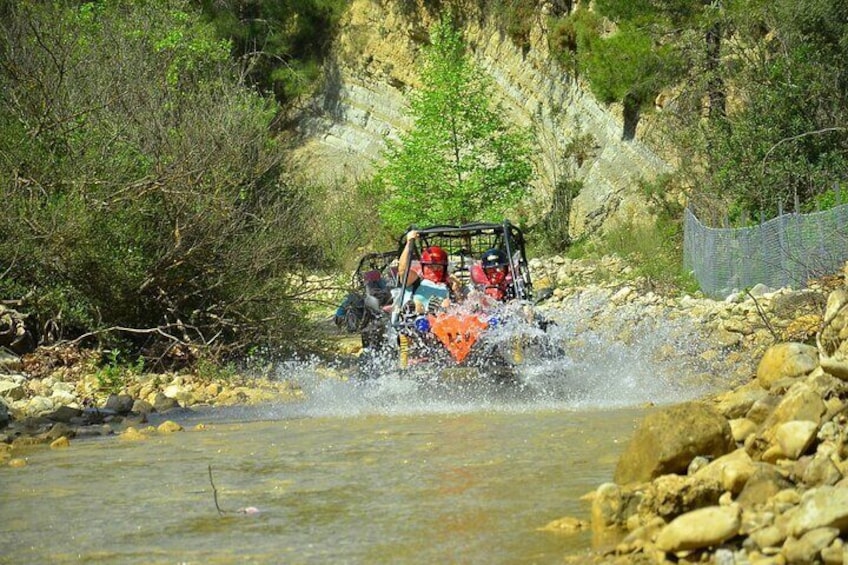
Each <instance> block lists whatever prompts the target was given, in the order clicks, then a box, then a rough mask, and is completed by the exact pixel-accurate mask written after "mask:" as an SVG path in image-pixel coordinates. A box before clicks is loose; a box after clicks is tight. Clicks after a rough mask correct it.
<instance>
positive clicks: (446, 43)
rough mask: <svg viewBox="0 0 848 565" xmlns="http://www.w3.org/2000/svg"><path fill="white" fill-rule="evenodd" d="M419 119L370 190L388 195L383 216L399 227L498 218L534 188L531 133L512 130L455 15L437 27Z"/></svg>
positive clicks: (415, 105)
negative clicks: (453, 19) (468, 48)
mask: <svg viewBox="0 0 848 565" xmlns="http://www.w3.org/2000/svg"><path fill="white" fill-rule="evenodd" d="M431 40H432V45H431V46H430V47H429V49H428V50H427V53H426V55H427V57H426V62H425V65H424V70H423V72H422V82H423V87H422V89H421V90H419V91H417V92H416V93H415V94H414V95H413V97H412V101H411V113H412V117H413V119H414V125H413V128H412V130H411V131H410V132H408V133H406V134H404V135H402V136H401V138H400V140H399V141H398V142H390V143H389V146H388V150H387V151H386V153H385V158H386V164H385V165H383V166H381V167H378V172H377V174H376V176H375V179H374V181H373V182H372V183H369V185H368V187H367V191H368V192H369V193H370V194H373V195H381V194H382V195H385V197H384V199H383V202H382V203H381V205H380V207H379V211H380V217H381V219H382V220H383V222H384V224H385V225H386V226H387V227H388V228H389V229H390V230H392V231H394V232H398V231H402V230H404V229H406V228H407V227H408V226H410V225H413V224H417V225H425V224H443V223H456V222H458V223H464V222H468V221H471V220H498V219H500V218H501V217H502V216H503V215H504V214H505V212H506V211H507V210H508V209H509V208H510V207H511V206H513V205H515V204H516V203H517V202H519V201H520V199H521V198H522V197H523V196H524V195H525V194H526V193H527V190H528V183H529V181H530V179H531V176H532V174H533V170H532V166H531V164H530V158H529V157H530V143H529V138H528V136H527V134H525V133H523V132H516V131H512V130H510V129H509V128H508V126H507V124H506V122H505V121H504V120H503V118H502V110H500V109H499V108H497V107H494V106H493V104H492V100H491V97H490V94H489V92H490V85H489V83H488V81H486V80H485V79H484V77H483V76H482V75H481V73H480V72H479V70H477V69H476V68H475V67H474V65H473V64H472V62H471V61H470V60H469V58H468V56H467V55H466V53H465V44H464V42H463V40H462V36H461V34H460V32H459V31H457V30H456V28H454V26H453V24H452V23H450V22H449V21H448V20H443V21H441V22H439V23H438V24H436V25H435V26H434V27H433V29H432V30H431Z"/></svg>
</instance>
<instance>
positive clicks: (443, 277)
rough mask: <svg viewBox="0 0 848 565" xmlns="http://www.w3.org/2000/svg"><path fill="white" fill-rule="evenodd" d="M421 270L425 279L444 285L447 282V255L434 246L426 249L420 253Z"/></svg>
mask: <svg viewBox="0 0 848 565" xmlns="http://www.w3.org/2000/svg"><path fill="white" fill-rule="evenodd" d="M436 267H441V268H440V269H437V268H436ZM421 269H422V271H423V275H424V278H425V279H428V280H431V281H434V282H439V283H444V282H445V281H447V280H448V254H447V253H445V250H444V249H442V248H441V247H438V246H436V245H433V246H431V247H428V248H427V249H425V250H424V251H423V252H422V253H421Z"/></svg>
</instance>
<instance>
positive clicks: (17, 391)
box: [0, 380, 26, 400]
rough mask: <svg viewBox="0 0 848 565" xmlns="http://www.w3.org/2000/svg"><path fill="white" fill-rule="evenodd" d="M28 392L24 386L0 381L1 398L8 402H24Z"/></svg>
mask: <svg viewBox="0 0 848 565" xmlns="http://www.w3.org/2000/svg"><path fill="white" fill-rule="evenodd" d="M25 396H26V390H24V387H23V385H22V384H20V383H17V382H15V381H11V380H0V397H2V398H5V399H7V400H22V399H23V398H24V397H25Z"/></svg>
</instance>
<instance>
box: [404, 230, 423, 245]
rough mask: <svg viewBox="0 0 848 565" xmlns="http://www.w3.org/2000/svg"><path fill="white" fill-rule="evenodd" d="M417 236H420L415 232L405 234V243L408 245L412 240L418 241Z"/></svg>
mask: <svg viewBox="0 0 848 565" xmlns="http://www.w3.org/2000/svg"><path fill="white" fill-rule="evenodd" d="M419 235H420V234H419V233H418V232H417V231H416V230H411V231H410V232H409V233H407V234H406V242H407V243H409V242H410V241H412V240H413V239H418V237H419Z"/></svg>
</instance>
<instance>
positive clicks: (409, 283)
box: [398, 230, 461, 314]
mask: <svg viewBox="0 0 848 565" xmlns="http://www.w3.org/2000/svg"><path fill="white" fill-rule="evenodd" d="M419 237H420V235H419V233H418V232H417V231H415V230H412V231H410V232H409V233H408V234H407V235H406V244H405V245H404V248H403V252H402V253H401V256H400V261H399V263H398V281H399V284H401V285H402V284H404V281H405V283H406V288H404V290H403V298H402V302H401V303H402V304H406V303H407V302H409V300H410V299H411V300H412V302H413V304H414V306H415V312H416V313H417V314H423V313H425V312H426V311H427V310H428V308H432V307H440V308H447V307H448V306H449V305H450V303H451V298H452V297H453V298H454V299H456V298H457V297H459V296H460V295H461V283H460V281H459V280H457V279H456V278H455V277H452V276H450V275H449V274H448V255H447V253H445V250H444V249H442V248H441V247H439V246H437V245H433V246H430V247H427V248H425V249H424V250H423V251H422V252H421V260H420V261H419V268H420V271H419V270H418V269H416V267H415V266H414V265H412V261H410V260H409V254H410V253H411V251H410V248H411V247H412V242H413V241H414V240H416V239H418V238H419Z"/></svg>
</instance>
